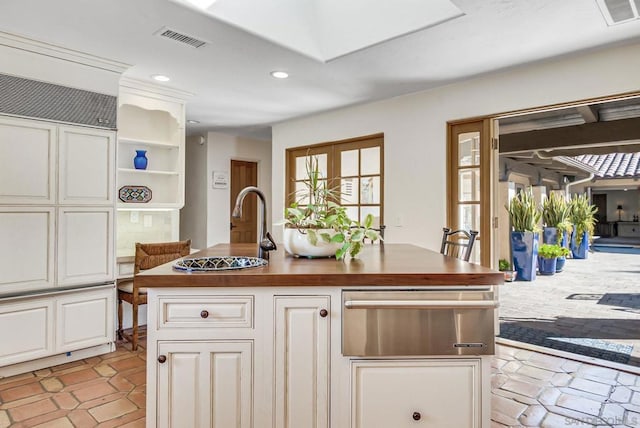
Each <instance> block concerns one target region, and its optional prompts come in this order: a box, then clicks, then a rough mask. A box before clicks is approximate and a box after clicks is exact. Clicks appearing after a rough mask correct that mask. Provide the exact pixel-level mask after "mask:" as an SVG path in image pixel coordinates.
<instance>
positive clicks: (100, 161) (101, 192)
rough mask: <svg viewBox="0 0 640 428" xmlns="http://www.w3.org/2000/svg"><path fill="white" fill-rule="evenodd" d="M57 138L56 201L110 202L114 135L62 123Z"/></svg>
mask: <svg viewBox="0 0 640 428" xmlns="http://www.w3.org/2000/svg"><path fill="white" fill-rule="evenodd" d="M58 139H59V147H58V150H59V161H58V164H59V168H58V169H59V179H58V180H59V185H58V187H59V190H58V198H59V203H60V204H65V205H87V204H88V205H105V204H107V205H109V204H112V203H113V193H114V176H115V168H114V167H113V162H114V159H115V134H114V133H113V132H111V131H103V130H99V129H89V128H81V127H77V126H73V127H72V126H61V127H60V129H59V138H58Z"/></svg>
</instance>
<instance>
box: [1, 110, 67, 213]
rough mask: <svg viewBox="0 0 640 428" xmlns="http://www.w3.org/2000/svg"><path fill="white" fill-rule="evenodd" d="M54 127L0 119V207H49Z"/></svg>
mask: <svg viewBox="0 0 640 428" xmlns="http://www.w3.org/2000/svg"><path fill="white" fill-rule="evenodd" d="M56 141H57V129H56V125H54V124H52V123H48V122H40V121H36V120H26V119H16V118H11V117H2V116H0V166H1V167H0V204H52V203H54V201H55V185H56V173H55V171H56V166H55V165H56V156H57V154H56V147H57V144H56Z"/></svg>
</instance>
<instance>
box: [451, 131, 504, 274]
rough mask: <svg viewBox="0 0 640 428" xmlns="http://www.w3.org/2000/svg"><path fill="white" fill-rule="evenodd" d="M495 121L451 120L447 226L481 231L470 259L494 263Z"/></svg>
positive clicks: (484, 264)
mask: <svg viewBox="0 0 640 428" xmlns="http://www.w3.org/2000/svg"><path fill="white" fill-rule="evenodd" d="M493 127H494V121H493V120H492V119H482V120H473V121H459V122H449V123H448V150H447V177H448V180H447V205H448V206H447V225H448V227H450V228H452V229H466V230H477V231H478V232H479V234H478V237H477V238H476V244H475V245H474V250H473V253H472V255H471V259H470V261H472V262H474V263H479V264H481V265H482V266H486V267H492V265H493V263H494V262H493V258H494V257H493V253H494V248H493V242H494V238H493V236H492V233H493V229H494V227H495V226H496V224H495V223H496V220H494V216H493V196H492V195H493V191H492V190H493V186H494V185H495V183H497V175H496V167H495V165H497V155H498V150H497V148H498V143H497V139H496V138H494V134H495V133H494V131H493Z"/></svg>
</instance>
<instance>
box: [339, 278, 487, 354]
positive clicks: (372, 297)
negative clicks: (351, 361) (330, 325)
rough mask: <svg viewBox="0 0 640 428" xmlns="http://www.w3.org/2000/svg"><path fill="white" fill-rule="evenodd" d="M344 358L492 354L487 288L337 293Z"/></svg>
mask: <svg viewBox="0 0 640 428" xmlns="http://www.w3.org/2000/svg"><path fill="white" fill-rule="evenodd" d="M342 303H343V306H342V354H343V355H345V356H360V357H366V356H418V355H492V354H493V353H494V342H495V337H494V336H495V335H494V312H495V309H496V306H497V303H496V302H495V301H494V293H493V291H492V290H491V288H490V287H464V288H462V287H461V288H453V287H437V288H434V289H429V290H402V291H396V290H384V291H378V290H366V291H365V290H357V291H343V293H342Z"/></svg>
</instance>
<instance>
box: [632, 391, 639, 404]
mask: <svg viewBox="0 0 640 428" xmlns="http://www.w3.org/2000/svg"><path fill="white" fill-rule="evenodd" d="M631 403H632V404H637V405H639V406H640V392H634V393H633V395H632V396H631Z"/></svg>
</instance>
